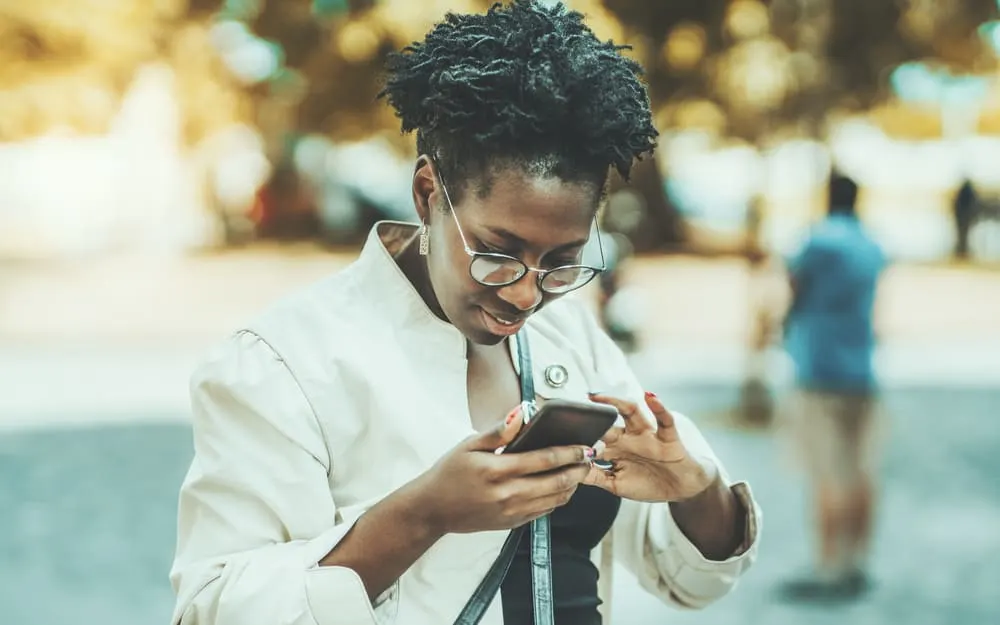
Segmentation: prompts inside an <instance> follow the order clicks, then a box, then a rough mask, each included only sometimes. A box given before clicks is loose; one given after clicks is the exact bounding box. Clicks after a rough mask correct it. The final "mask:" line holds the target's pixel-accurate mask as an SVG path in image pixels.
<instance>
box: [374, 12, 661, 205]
mask: <svg viewBox="0 0 1000 625" xmlns="http://www.w3.org/2000/svg"><path fill="white" fill-rule="evenodd" d="M626 48H627V47H626V46H618V45H615V44H614V43H612V42H610V41H608V42H602V41H600V40H598V39H597V37H596V36H595V35H594V33H593V31H591V30H590V28H589V27H588V26H587V25H586V24H585V23H584V21H583V15H582V14H580V13H578V12H576V11H569V10H567V9H566V8H565V7H564V6H563V5H562V3H559V4H557V5H555V6H545V5H543V4H541V3H539V2H536V1H534V0H514V1H513V2H511V3H510V4H507V5H502V4H499V3H497V4H494V5H493V6H492V8H490V9H489V11H488V12H487V13H486V14H454V13H449V14H448V15H447V16H446V17H445V19H444V21H442V22H440V23H439V24H437V25H436V26H435V27H434V28H433V29H432V30H431V31H430V32H429V33H428V34H427V35H426V37H425V38H424V40H423V41H422V42H416V43H414V44H412V45H410V46H408V47H407V48H405V49H404V50H403V51H402V52H401V53H397V54H393V55H392V56H390V58H389V60H388V62H387V76H386V81H385V87H384V89H383V90H382V92H381V93H380V94H379V95H380V97H385V98H386V99H387V100H388V101H389V104H390V105H391V106H392V107H393V108H395V110H396V114H397V116H398V117H399V118H400V120H401V122H402V129H403V132H411V131H413V130H416V131H417V149H418V150H419V151H420V153H422V154H428V155H430V156H432V157H433V158H434V159H435V161H436V162H437V163H438V165H439V166H440V168H441V170H442V173H443V174H444V175H446V177H447V178H448V179H449V182H450V183H451V181H453V180H454V183H452V184H454V186H455V189H454V191H453V192H454V193H456V194H458V193H460V192H461V191H460V189H461V188H464V187H465V186H466V184H468V183H469V182H471V181H473V180H476V181H478V183H479V191H480V193H481V194H483V193H486V192H488V190H489V186H490V175H489V174H490V172H491V171H495V170H496V169H497V168H498V167H503V166H511V165H513V166H516V167H520V168H522V169H523V170H525V171H527V172H529V173H532V174H535V175H546V176H548V175H552V176H556V177H558V178H560V179H563V180H566V181H572V182H577V181H580V182H593V183H595V184H597V185H598V186H603V184H604V182H605V181H606V179H607V175H608V173H609V170H610V168H611V167H614V168H615V169H616V170H617V171H618V172H619V173H620V174H621V175H622V176H623V177H624V178H626V179H627V178H628V176H629V172H630V170H631V167H632V164H633V162H634V161H635V160H636V159H637V158H641V157H642V155H643V154H644V153H649V152H652V151H653V149H654V147H655V140H656V136H657V132H656V129H655V128H654V127H653V123H652V115H651V113H650V107H649V97H648V94H647V92H646V88H645V85H644V84H643V83H642V81H641V80H640V76H641V75H642V69H641V67H640V66H639V64H638V63H636V62H635V61H633V60H631V59H629V58H628V57H625V56H623V55H622V54H621V51H622V50H623V49H626Z"/></svg>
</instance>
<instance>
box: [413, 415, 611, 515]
mask: <svg viewBox="0 0 1000 625" xmlns="http://www.w3.org/2000/svg"><path fill="white" fill-rule="evenodd" d="M511 415H512V416H511V417H509V418H508V419H507V420H506V421H505V422H503V423H500V424H498V425H497V426H495V427H493V428H490V429H489V430H488V431H486V432H483V433H480V434H476V435H474V436H471V437H469V438H468V439H466V440H465V441H463V442H462V443H460V444H459V445H458V446H456V447H455V448H454V449H453V450H452V451H450V452H449V453H448V454H447V455H445V456H444V457H443V458H441V460H439V461H438V462H437V464H435V465H434V466H433V467H432V468H431V469H430V470H428V471H427V472H426V473H424V474H423V475H422V476H421V477H420V478H418V479H417V480H416V482H415V483H414V486H417V487H418V488H419V496H418V497H416V498H415V499H416V501H417V502H419V503H418V504H417V505H419V506H420V507H421V510H420V511H419V516H420V517H422V518H423V519H424V520H425V521H426V522H427V523H428V524H429V526H430V527H432V528H433V529H434V530H435V531H436V532H437V533H440V534H447V533H467V532H480V531H487V530H505V529H511V528H514V527H518V526H521V525H524V524H525V523H528V522H529V521H532V520H534V519H536V518H538V517H541V516H544V515H546V514H548V513H550V512H552V511H553V510H554V509H556V508H558V507H559V506H562V505H564V504H566V502H568V501H569V499H570V497H572V496H573V493H575V492H576V489H577V487H578V486H579V485H580V483H581V482H582V481H583V480H584V478H586V477H587V474H588V472H589V471H590V466H591V460H592V459H593V457H594V450H593V449H591V448H589V447H582V446H566V447H549V448H547V449H540V450H537V451H528V452H523V453H516V454H497V453H496V450H497V449H499V448H501V447H503V446H505V445H507V444H509V443H510V442H511V441H512V440H514V437H515V436H516V435H517V433H518V431H520V427H521V421H522V420H521V418H520V411H519V410H518V411H516V412H512V413H511Z"/></svg>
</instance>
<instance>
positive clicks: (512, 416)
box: [505, 406, 521, 425]
mask: <svg viewBox="0 0 1000 625" xmlns="http://www.w3.org/2000/svg"><path fill="white" fill-rule="evenodd" d="M520 412H521V407H520V406H517V407H516V408H514V409H513V410H511V411H510V412H509V413H508V414H507V420H506V421H505V423H506V424H507V425H510V424H511V422H512V421H513V420H514V419H516V418H517V415H518V414H519V413H520Z"/></svg>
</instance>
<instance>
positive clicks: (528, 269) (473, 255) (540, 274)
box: [437, 171, 608, 295]
mask: <svg viewBox="0 0 1000 625" xmlns="http://www.w3.org/2000/svg"><path fill="white" fill-rule="evenodd" d="M437 178H438V182H440V183H441V191H442V192H443V193H444V199H445V201H446V202H447V203H448V209H449V210H450V212H451V214H452V219H454V220H455V227H456V228H458V236H459V237H460V238H461V239H462V247H463V248H465V253H466V254H468V255H469V257H470V259H471V260H469V276H470V277H471V278H472V279H473V280H475V281H476V282H477V283H478V284H481V285H483V286H486V287H491V288H496V289H502V288H504V287H508V286H510V285H512V284H516V283H518V282H520V281H521V280H522V279H523V278H524V277H525V276H526V275H528V273H532V272H533V273H535V274H536V275H537V277H536V278H535V284H536V285H537V286H538V290H539V291H541V292H542V293H545V294H547V295H566V294H567V293H572V292H573V291H577V290H579V289H582V288H583V287H585V286H587V285H588V284H590V283H591V282H593V280H594V278H596V277H597V276H599V275H600V274H602V273H604V272H605V271H607V270H608V261H607V259H606V258H605V257H604V244H603V243H602V242H601V226H600V224H599V223H598V219H597V216H596V215H595V216H594V228H595V230H596V231H597V249H598V250H599V251H600V253H601V264H602V265H603V267H593V266H591V265H583V264H578V265H562V266H560V267H553V268H552V269H539V268H537V267H532V266H530V265H528V263H526V262H524V261H523V260H521V259H520V258H517V257H516V256H510V255H508V254H500V253H498V252H477V251H475V250H473V249H472V248H471V247H469V241H468V239H466V238H465V231H464V230H462V224H461V223H460V222H459V221H458V215H456V214H455V213H456V211H455V205H454V204H453V203H452V201H451V195H450V194H449V193H448V186H447V185H445V183H444V176H442V175H441V172H440V171H438V172H437ZM479 257H486V258H499V259H503V260H505V261H514V262H516V263H518V264H519V265H521V266H522V267H524V273H522V274H521V275H520V276H518V277H516V278H514V279H513V280H511V281H510V282H505V283H503V284H487V283H485V282H483V281H482V280H480V279H478V278H476V276H474V275H472V264H473V263H474V262H476V259H477V258H479ZM565 269H589V270H590V271H592V272H593V273H592V274H591V275H590V277H589V278H587V281H586V282H583V283H582V284H580V285H578V286H574V287H573V288H571V289H569V290H568V291H550V290H548V289H546V288H545V287H544V286H543V285H542V281H544V280H545V277H546V276H548V275H550V274H552V273H555V272H556V271H563V270H565Z"/></svg>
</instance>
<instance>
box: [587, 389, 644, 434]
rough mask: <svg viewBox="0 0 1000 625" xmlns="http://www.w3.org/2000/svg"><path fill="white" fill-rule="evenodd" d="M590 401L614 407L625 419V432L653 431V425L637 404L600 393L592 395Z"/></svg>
mask: <svg viewBox="0 0 1000 625" xmlns="http://www.w3.org/2000/svg"><path fill="white" fill-rule="evenodd" d="M590 400H591V401H593V402H597V403H599V404H607V405H609V406H614V407H615V409H616V410H618V414H620V415H621V416H622V418H624V419H625V431H626V432H630V433H631V432H634V433H636V434H638V433H641V432H645V431H647V430H650V429H652V427H653V425H652V424H651V423H650V422H649V420H648V419H646V416H645V415H643V414H642V411H641V410H640V409H639V405H638V404H636V403H635V402H631V401H625V400H624V399H618V398H617V397H608V396H607V395H601V394H600V393H596V394H591V395H590Z"/></svg>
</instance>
